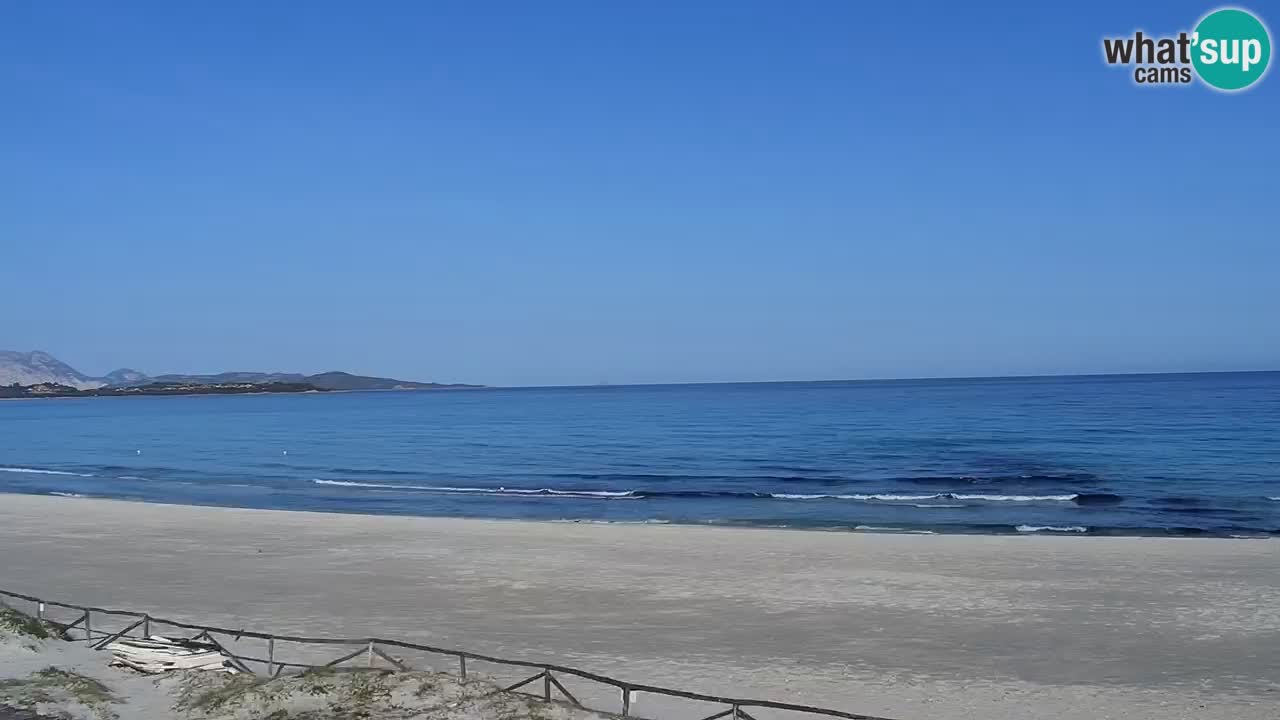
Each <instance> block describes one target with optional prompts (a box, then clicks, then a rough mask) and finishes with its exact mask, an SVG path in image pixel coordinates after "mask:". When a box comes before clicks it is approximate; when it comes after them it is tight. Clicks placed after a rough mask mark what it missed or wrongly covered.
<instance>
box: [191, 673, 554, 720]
mask: <svg viewBox="0 0 1280 720" xmlns="http://www.w3.org/2000/svg"><path fill="white" fill-rule="evenodd" d="M181 693H182V694H181V696H180V698H179V701H178V703H177V705H176V706H175V708H174V709H175V710H176V711H178V712H181V713H184V714H185V715H186V716H187V717H190V718H203V719H207V720H213V719H214V718H218V719H219V720H221V719H222V718H250V717H252V718H268V719H269V720H400V719H402V718H403V719H407V718H423V717H430V718H435V719H437V720H450V719H451V718H456V719H458V720H473V719H478V718H484V719H485V720H490V719H492V720H552V718H555V717H567V716H564V715H562V714H557V713H556V712H555V710H556V708H557V707H558V706H552V705H546V704H544V703H542V702H540V701H538V700H536V699H533V698H528V697H524V696H520V695H515V694H512V693H503V692H501V691H499V690H498V688H497V687H496V686H493V685H490V684H488V683H485V682H478V681H473V682H467V683H464V682H461V681H459V680H458V679H457V678H454V677H452V676H448V675H443V674H435V673H426V672H408V673H404V672H400V673H397V672H391V671H389V670H365V669H328V668H326V669H320V670H310V671H307V672H304V673H301V674H299V675H287V676H281V677H277V678H271V679H265V678H254V677H249V676H244V675H219V674H215V673H196V674H192V675H190V676H189V677H188V678H186V679H185V680H184V683H183V687H182V691H181Z"/></svg>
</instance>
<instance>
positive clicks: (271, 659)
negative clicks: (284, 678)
mask: <svg viewBox="0 0 1280 720" xmlns="http://www.w3.org/2000/svg"><path fill="white" fill-rule="evenodd" d="M275 669H276V639H275V638H273V637H269V638H267V677H271V675H272V674H273V672H274V671H275Z"/></svg>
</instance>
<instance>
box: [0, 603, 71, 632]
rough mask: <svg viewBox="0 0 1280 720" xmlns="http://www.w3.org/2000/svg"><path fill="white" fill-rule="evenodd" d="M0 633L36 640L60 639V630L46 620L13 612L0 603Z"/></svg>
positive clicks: (16, 611)
mask: <svg viewBox="0 0 1280 720" xmlns="http://www.w3.org/2000/svg"><path fill="white" fill-rule="evenodd" d="M0 633H7V634H10V635H18V636H21V637H28V638H35V639H37V640H47V639H49V638H60V637H62V629H61V628H59V627H58V626H57V625H55V624H53V623H51V622H49V621H47V620H38V619H36V618H33V617H31V616H30V615H28V614H26V613H24V612H20V611H18V610H14V609H13V608H11V607H9V606H8V605H5V604H4V603H0Z"/></svg>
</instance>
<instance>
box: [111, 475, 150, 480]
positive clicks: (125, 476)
mask: <svg viewBox="0 0 1280 720" xmlns="http://www.w3.org/2000/svg"><path fill="white" fill-rule="evenodd" d="M116 479H117V480H146V478H144V477H138V476H137V475H120V476H117V477H116Z"/></svg>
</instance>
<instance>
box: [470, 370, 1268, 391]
mask: <svg viewBox="0 0 1280 720" xmlns="http://www.w3.org/2000/svg"><path fill="white" fill-rule="evenodd" d="M1265 373H1280V368H1272V369H1266V370H1172V371H1164V372H1161V371H1137V372H1096V373H1043V374H1025V375H920V376H914V377H873V378H829V379H825V380H677V381H672V382H623V383H610V382H599V383H589V384H587V383H580V384H566V385H484V384H480V385H478V386H475V387H477V389H486V390H526V389H527V390H533V389H539V388H541V389H554V388H605V387H614V388H623V387H666V386H681V385H786V384H800V383H888V382H919V381H926V380H938V381H941V380H1047V379H1053V378H1105V377H1159V376H1165V375H1170V376H1175V375H1258V374H1265Z"/></svg>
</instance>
